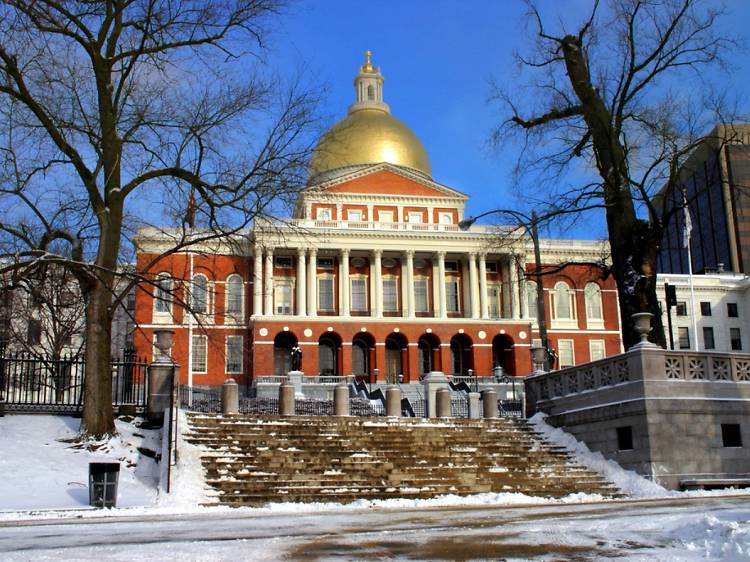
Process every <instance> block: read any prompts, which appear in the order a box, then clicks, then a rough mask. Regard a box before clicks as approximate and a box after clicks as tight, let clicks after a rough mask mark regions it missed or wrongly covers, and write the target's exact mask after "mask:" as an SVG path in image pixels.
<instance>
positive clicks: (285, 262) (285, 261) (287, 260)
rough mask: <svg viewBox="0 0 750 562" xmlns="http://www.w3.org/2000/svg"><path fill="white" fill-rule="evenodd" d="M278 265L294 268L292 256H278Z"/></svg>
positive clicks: (279, 266) (283, 267)
mask: <svg viewBox="0 0 750 562" xmlns="http://www.w3.org/2000/svg"><path fill="white" fill-rule="evenodd" d="M275 260H276V267H278V268H281V269H291V268H292V257H291V256H276V258H275Z"/></svg>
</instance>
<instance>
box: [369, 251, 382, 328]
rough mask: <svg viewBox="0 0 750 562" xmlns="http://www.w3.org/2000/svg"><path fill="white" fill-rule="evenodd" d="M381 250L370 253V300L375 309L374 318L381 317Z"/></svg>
mask: <svg viewBox="0 0 750 562" xmlns="http://www.w3.org/2000/svg"><path fill="white" fill-rule="evenodd" d="M382 258H383V250H373V251H372V265H371V266H370V275H371V276H372V284H373V291H372V299H373V303H374V304H373V307H374V309H375V318H382V317H383V280H382V273H383V263H382Z"/></svg>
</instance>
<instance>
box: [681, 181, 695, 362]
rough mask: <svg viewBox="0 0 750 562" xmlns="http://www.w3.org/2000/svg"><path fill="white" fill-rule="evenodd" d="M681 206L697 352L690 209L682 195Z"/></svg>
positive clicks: (691, 314) (691, 312)
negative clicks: (683, 214) (683, 216)
mask: <svg viewBox="0 0 750 562" xmlns="http://www.w3.org/2000/svg"><path fill="white" fill-rule="evenodd" d="M682 204H683V205H684V209H685V230H684V232H683V234H684V236H685V240H684V243H685V248H687V254H688V283H689V284H690V316H691V317H692V320H693V339H694V341H695V351H698V315H697V314H696V312H695V287H693V253H692V251H691V248H690V234H691V233H692V231H693V221H692V220H690V209H689V208H688V202H687V197H686V195H685V193H684V192H683V194H682Z"/></svg>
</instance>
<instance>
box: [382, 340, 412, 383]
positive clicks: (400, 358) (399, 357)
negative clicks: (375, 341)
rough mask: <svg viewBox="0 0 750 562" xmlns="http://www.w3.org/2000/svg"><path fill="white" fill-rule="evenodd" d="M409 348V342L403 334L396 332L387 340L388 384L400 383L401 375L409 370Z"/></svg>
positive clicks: (386, 363) (386, 377)
mask: <svg viewBox="0 0 750 562" xmlns="http://www.w3.org/2000/svg"><path fill="white" fill-rule="evenodd" d="M408 346H409V342H408V341H407V339H406V336H404V335H403V334H400V333H395V332H394V333H392V334H390V335H389V336H388V337H387V338H385V380H386V381H387V382H389V383H396V382H398V381H399V375H404V374H405V371H406V370H407V369H408V367H409V365H408V363H409V360H408V356H407V352H408V349H409V347H408ZM404 378H406V376H405V377H404Z"/></svg>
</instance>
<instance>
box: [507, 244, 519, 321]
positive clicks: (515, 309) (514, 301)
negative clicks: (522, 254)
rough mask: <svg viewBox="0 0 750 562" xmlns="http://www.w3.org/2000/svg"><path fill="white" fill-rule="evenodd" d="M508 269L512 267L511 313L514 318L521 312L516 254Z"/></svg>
mask: <svg viewBox="0 0 750 562" xmlns="http://www.w3.org/2000/svg"><path fill="white" fill-rule="evenodd" d="M508 269H510V314H511V316H512V317H513V318H519V316H520V313H521V312H520V307H519V302H518V300H519V299H518V268H517V267H516V260H515V256H511V257H510V263H509V264H508Z"/></svg>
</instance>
